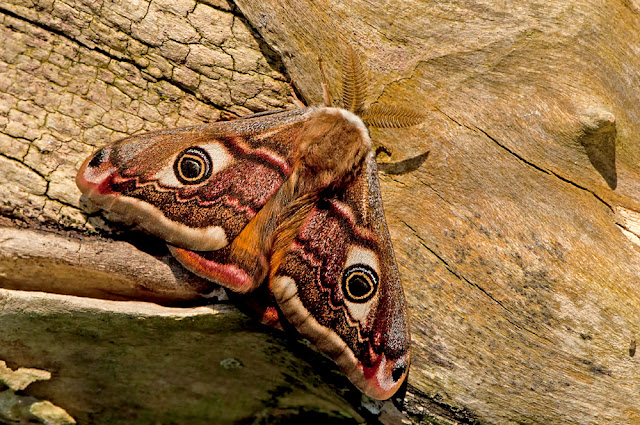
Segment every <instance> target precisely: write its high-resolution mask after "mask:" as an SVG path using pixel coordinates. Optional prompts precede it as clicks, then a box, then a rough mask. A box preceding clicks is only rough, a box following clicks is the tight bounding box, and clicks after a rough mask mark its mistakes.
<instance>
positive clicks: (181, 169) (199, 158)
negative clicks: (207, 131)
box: [173, 147, 212, 185]
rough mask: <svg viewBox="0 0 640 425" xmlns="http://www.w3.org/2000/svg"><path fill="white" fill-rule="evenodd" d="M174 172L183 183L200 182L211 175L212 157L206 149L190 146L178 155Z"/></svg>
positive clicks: (174, 164)
mask: <svg viewBox="0 0 640 425" xmlns="http://www.w3.org/2000/svg"><path fill="white" fill-rule="evenodd" d="M173 172H174V173H175V175H176V178H177V179H178V180H179V181H180V183H183V184H189V185H193V184H198V183H202V182H203V181H205V180H207V179H208V178H209V177H211V173H212V168H211V157H210V156H209V154H208V153H207V151H206V150H204V149H202V148H198V147H190V148H187V149H185V150H183V151H182V152H180V154H179V155H178V158H176V161H175V162H174V163H173Z"/></svg>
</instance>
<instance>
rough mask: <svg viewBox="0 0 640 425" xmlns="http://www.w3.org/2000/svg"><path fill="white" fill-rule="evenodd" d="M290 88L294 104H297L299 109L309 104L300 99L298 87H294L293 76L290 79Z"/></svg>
mask: <svg viewBox="0 0 640 425" xmlns="http://www.w3.org/2000/svg"><path fill="white" fill-rule="evenodd" d="M289 89H290V90H291V97H292V100H293V104H294V105H296V107H297V108H298V109H304V108H306V107H307V105H305V104H304V102H303V101H301V100H300V98H299V97H298V95H297V94H296V89H295V87H293V78H292V79H291V81H289Z"/></svg>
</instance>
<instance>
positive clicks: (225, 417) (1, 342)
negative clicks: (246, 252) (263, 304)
mask: <svg viewBox="0 0 640 425" xmlns="http://www.w3.org/2000/svg"><path fill="white" fill-rule="evenodd" d="M1 320H2V324H3V330H4V332H2V335H0V359H4V360H6V361H7V363H8V364H9V366H11V367H17V366H28V367H36V368H40V369H46V370H48V371H50V372H52V374H53V376H52V378H51V380H50V381H47V382H38V383H34V384H32V385H31V386H30V387H29V388H28V392H29V394H30V395H33V396H35V397H37V398H40V399H46V400H50V401H52V402H53V403H55V404H56V405H58V406H61V407H63V408H64V409H65V410H67V412H69V414H70V415H72V416H73V417H74V418H76V420H77V421H78V423H91V424H94V425H99V424H124V423H127V424H130V423H136V424H146V423H154V424H156V423H162V424H173V423H175V424H185V423H189V424H199V423H202V424H205V423H206V424H232V423H238V422H242V423H253V422H254V421H258V422H255V423H265V424H267V423H268V424H271V423H287V422H286V421H288V420H290V419H291V420H292V418H300V420H303V419H304V418H311V417H314V418H326V419H327V420H329V419H331V423H345V424H346V423H354V424H355V423H359V422H362V419H361V418H360V417H359V415H358V414H357V413H356V412H355V411H354V410H353V408H352V407H351V406H350V405H349V403H348V402H346V401H345V400H344V399H343V398H342V397H340V396H339V395H338V394H337V393H336V392H335V389H334V388H332V386H331V384H330V383H329V384H327V383H324V382H323V378H322V377H321V376H319V375H317V371H316V368H314V367H313V366H311V365H310V364H309V363H307V362H306V361H304V360H301V359H299V358H297V357H296V355H295V353H294V352H295V351H296V350H303V351H304V350H306V351H307V354H309V353H310V354H311V357H314V356H316V354H315V353H313V352H311V350H310V349H308V348H307V347H304V346H302V344H299V343H294V342H292V341H291V340H289V339H287V338H286V337H284V336H283V335H281V334H279V333H274V332H271V331H269V330H267V329H264V328H262V327H261V326H260V325H258V324H256V323H255V322H253V321H252V320H250V319H248V318H246V317H245V316H244V315H242V314H241V313H238V312H229V313H225V314H211V315H208V314H207V315H201V316H193V317H187V318H182V319H177V318H171V317H161V316H157V317H155V316H154V317H135V316H131V315H126V314H116V313H112V312H101V311H91V312H82V311H81V312H77V311H71V312H70V313H65V314H62V313H42V314H40V313H31V312H30V313H22V314H7V312H6V311H5V312H4V313H3V315H2V318H1ZM292 344H293V345H294V346H295V349H294V350H290V349H289V348H290V347H289V346H290V345H292ZM228 359H234V360H235V362H234V367H229V360H228ZM323 361H324V360H320V362H323ZM320 370H325V373H326V369H325V368H321V369H320ZM266 413H268V414H266ZM274 418H275V419H274ZM334 419H335V421H337V422H335V421H334ZM273 421H275V422H273ZM300 423H304V422H300Z"/></svg>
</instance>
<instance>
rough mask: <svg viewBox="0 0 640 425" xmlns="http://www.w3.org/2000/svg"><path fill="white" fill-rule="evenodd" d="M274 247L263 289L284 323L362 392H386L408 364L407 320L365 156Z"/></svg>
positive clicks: (373, 172) (373, 174) (375, 185)
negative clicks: (357, 169) (344, 183)
mask: <svg viewBox="0 0 640 425" xmlns="http://www.w3.org/2000/svg"><path fill="white" fill-rule="evenodd" d="M280 232H282V233H284V232H283V231H282V230H280ZM275 249H276V252H274V255H273V257H272V270H271V276H270V287H271V290H272V292H273V294H274V296H275V299H276V301H277V303H278V305H279V307H280V309H281V311H282V313H283V314H284V316H285V317H286V318H287V320H288V321H289V322H290V323H291V324H292V325H294V326H295V327H296V328H297V329H298V331H299V332H300V333H301V334H302V335H304V336H305V337H307V338H309V339H310V340H311V341H312V342H314V343H315V344H316V345H317V346H318V347H319V348H320V349H321V350H322V351H324V352H325V353H326V354H327V355H329V356H330V357H332V358H333V359H334V360H335V361H336V363H337V364H338V365H339V366H340V368H341V369H342V370H343V372H344V373H345V374H346V375H347V376H348V377H349V379H350V380H351V381H352V382H353V383H354V384H355V385H356V386H357V387H359V388H360V389H361V390H362V391H363V392H365V393H366V394H368V395H370V396H372V397H375V398H379V399H386V398H389V397H390V396H391V395H393V393H394V392H395V391H396V390H397V389H398V387H399V386H400V385H401V383H402V381H403V380H404V377H405V376H406V373H407V370H408V367H409V359H410V351H409V345H410V335H409V323H408V318H407V313H406V308H405V301H404V295H403V292H402V287H401V285H400V280H399V276H398V271H397V267H396V264H395V259H394V256H393V250H392V247H391V243H390V241H389V233H388V230H387V226H386V222H385V219H384V213H383V210H382V204H381V200H380V193H379V186H378V177H377V167H376V164H375V160H374V158H373V156H372V155H370V156H369V157H368V158H367V160H366V164H365V166H364V169H363V170H362V173H361V174H360V175H359V176H357V178H356V179H355V180H354V181H352V182H351V183H349V185H348V187H347V188H346V190H344V191H339V192H336V193H335V195H332V196H329V197H325V198H321V199H320V200H319V201H318V202H317V203H316V204H315V205H314V206H313V207H312V209H311V211H310V213H308V214H307V215H306V218H305V219H304V222H303V223H302V226H301V227H300V228H299V230H298V232H297V235H296V236H295V238H294V239H293V241H292V242H291V243H290V244H288V245H287V246H279V245H278V242H276V245H275Z"/></svg>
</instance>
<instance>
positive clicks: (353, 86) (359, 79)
mask: <svg viewBox="0 0 640 425" xmlns="http://www.w3.org/2000/svg"><path fill="white" fill-rule="evenodd" d="M366 96H367V79H366V75H365V72H364V68H363V67H362V62H361V61H360V56H359V55H358V53H357V52H356V51H355V49H354V48H353V47H352V46H351V45H350V44H348V43H347V49H346V50H345V52H344V54H343V56H342V102H343V104H344V108H345V109H346V110H348V111H351V112H353V113H354V114H356V115H361V114H362V112H364V101H365V98H366Z"/></svg>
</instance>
